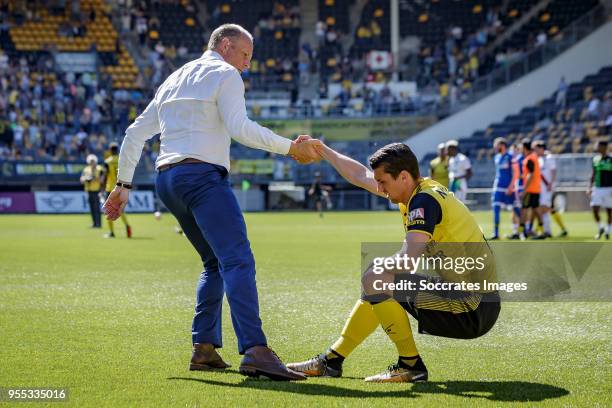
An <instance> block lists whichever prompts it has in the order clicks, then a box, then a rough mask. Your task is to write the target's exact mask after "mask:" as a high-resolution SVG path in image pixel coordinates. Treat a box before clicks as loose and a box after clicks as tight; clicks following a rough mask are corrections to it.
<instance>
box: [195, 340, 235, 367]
mask: <svg viewBox="0 0 612 408" xmlns="http://www.w3.org/2000/svg"><path fill="white" fill-rule="evenodd" d="M229 367H231V364H227V363H226V362H225V361H223V359H222V358H221V356H220V355H219V354H218V353H217V351H216V350H215V347H214V346H213V345H212V344H210V343H201V344H200V343H195V344H194V345H193V355H192V356H191V363H190V364H189V370H191V371H195V370H213V369H217V370H222V369H224V368H229Z"/></svg>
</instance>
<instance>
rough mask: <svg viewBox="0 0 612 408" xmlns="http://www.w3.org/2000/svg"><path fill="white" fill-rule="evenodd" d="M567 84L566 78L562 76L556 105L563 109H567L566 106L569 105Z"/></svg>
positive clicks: (558, 86)
mask: <svg viewBox="0 0 612 408" xmlns="http://www.w3.org/2000/svg"><path fill="white" fill-rule="evenodd" d="M567 88H568V86H567V83H566V82H565V77H564V76H562V77H561V80H560V81H559V85H557V98H556V105H557V107H559V108H561V109H565V104H566V103H567Z"/></svg>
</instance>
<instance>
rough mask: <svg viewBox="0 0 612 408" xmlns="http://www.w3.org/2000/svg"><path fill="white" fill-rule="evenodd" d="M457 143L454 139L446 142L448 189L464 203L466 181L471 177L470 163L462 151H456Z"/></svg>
mask: <svg viewBox="0 0 612 408" xmlns="http://www.w3.org/2000/svg"><path fill="white" fill-rule="evenodd" d="M458 146H459V143H458V142H457V141H456V140H449V141H448V142H446V154H448V178H449V184H448V187H449V188H448V189H449V190H450V191H452V192H453V193H454V194H455V197H457V198H458V199H459V200H460V201H461V202H463V203H465V199H466V197H467V181H468V180H469V178H470V177H472V164H471V163H470V159H468V158H467V157H466V156H465V155H464V154H463V153H459V151H458Z"/></svg>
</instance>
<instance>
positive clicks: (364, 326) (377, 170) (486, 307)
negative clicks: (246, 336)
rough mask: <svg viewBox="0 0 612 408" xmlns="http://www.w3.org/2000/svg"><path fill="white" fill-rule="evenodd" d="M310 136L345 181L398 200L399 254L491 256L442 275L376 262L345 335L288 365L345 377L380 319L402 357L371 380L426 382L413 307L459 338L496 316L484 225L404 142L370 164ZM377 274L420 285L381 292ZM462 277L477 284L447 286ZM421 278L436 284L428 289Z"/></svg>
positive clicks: (430, 330) (428, 326)
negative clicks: (389, 269) (383, 268)
mask: <svg viewBox="0 0 612 408" xmlns="http://www.w3.org/2000/svg"><path fill="white" fill-rule="evenodd" d="M309 143H311V142H309ZM312 143H315V144H318V146H319V149H320V153H321V155H322V157H323V158H324V159H326V160H327V161H328V162H329V163H330V164H331V165H332V166H334V167H335V168H336V170H337V171H338V172H339V173H340V174H341V175H342V176H343V177H344V178H345V179H346V180H347V181H349V182H350V183H352V184H354V185H356V186H358V187H361V188H363V189H365V190H368V191H369V192H371V193H373V194H376V195H380V196H383V197H386V198H388V199H389V200H390V201H392V202H393V203H396V204H398V205H399V209H400V213H401V216H402V222H403V225H404V231H405V233H406V234H405V238H404V243H403V248H402V251H400V253H398V255H407V256H409V257H411V258H412V259H416V258H419V257H421V256H422V255H425V256H432V255H438V254H439V253H440V251H443V255H445V254H448V255H449V256H452V257H454V259H458V258H459V256H464V255H467V256H471V257H474V258H476V257H478V256H480V257H483V258H484V259H485V261H484V263H483V268H482V269H480V270H476V269H472V270H471V271H470V272H469V273H460V272H461V271H459V270H458V269H457V270H451V271H448V272H446V273H439V276H426V275H424V274H419V273H414V274H412V273H411V274H408V275H400V274H394V273H383V274H377V273H375V272H374V270H373V269H372V267H370V268H369V269H368V270H367V271H366V273H365V274H364V276H363V278H362V284H363V293H362V297H361V299H360V300H359V301H357V303H356V304H355V306H354V308H353V310H352V312H351V314H350V316H349V318H348V320H347V321H346V323H345V325H344V328H343V330H342V334H341V336H340V338H338V340H337V341H336V342H335V343H334V344H333V345H332V346H331V347H330V348H329V349H328V350H327V351H326V352H324V353H322V354H321V355H319V356H316V357H314V358H312V359H310V360H307V361H304V362H300V363H293V364H288V365H287V366H288V367H289V368H291V369H293V370H295V371H300V372H303V373H304V374H306V375H309V376H329V377H340V376H341V375H342V364H343V361H344V359H345V358H346V357H348V355H349V354H350V353H351V352H352V351H353V350H354V349H355V348H356V347H357V346H358V345H359V344H360V343H361V342H363V341H364V340H365V339H366V338H367V337H368V336H369V335H370V334H371V333H372V332H374V330H375V329H376V327H377V326H378V325H379V324H380V325H381V327H382V328H383V330H385V332H386V333H387V335H388V336H389V337H390V339H391V340H392V341H393V342H394V343H395V346H396V348H397V351H398V354H399V357H398V361H397V363H396V364H392V365H391V366H389V368H388V369H387V370H386V371H384V372H382V373H380V374H377V375H374V376H371V377H368V378H366V379H365V380H366V381H367V382H416V381H426V380H427V378H428V371H427V368H426V366H425V364H424V362H423V359H422V358H421V356H420V355H419V352H418V350H417V346H416V344H415V341H414V338H413V336H412V329H411V327H410V323H409V319H408V314H410V315H411V316H412V317H414V318H415V319H416V320H417V322H418V330H419V332H420V333H423V334H429V335H434V336H441V337H450V338H459V339H472V338H476V337H479V336H482V335H483V334H485V333H487V332H488V331H489V330H490V329H491V328H492V327H493V325H494V324H495V322H496V321H497V317H498V315H499V311H500V298H499V295H498V293H497V291H492V290H487V288H485V286H484V283H485V281H486V282H495V280H496V276H495V265H494V259H493V254H492V253H491V251H490V248H489V246H488V244H487V242H486V240H485V239H484V236H483V234H482V230H481V229H480V227H479V226H478V224H477V222H476V219H475V218H474V216H473V215H472V214H471V213H470V211H469V210H468V208H467V207H466V206H465V205H464V204H463V203H462V202H461V201H460V200H458V199H457V198H456V197H455V196H454V194H452V193H451V192H449V191H448V189H447V188H446V187H444V186H442V185H441V184H440V183H438V182H436V181H434V180H431V179H429V178H423V177H421V175H420V173H419V165H418V161H417V158H416V157H415V155H414V153H413V152H412V151H411V150H410V148H409V147H408V146H406V145H405V144H402V143H394V144H390V145H387V146H384V147H383V148H381V149H380V150H378V151H377V152H375V153H374V154H373V155H372V157H371V158H370V167H371V168H372V170H373V171H370V170H369V169H367V168H366V167H365V166H363V165H362V164H360V163H358V162H357V161H355V160H353V159H351V158H349V157H347V156H344V155H342V154H340V153H338V152H336V151H334V150H333V149H331V148H329V147H327V146H325V145H323V144H322V143H321V142H319V141H316V142H312ZM412 272H413V271H412ZM377 279H380V280H382V282H384V283H387V284H389V283H398V282H401V281H403V280H410V281H412V282H413V283H414V284H416V285H415V289H414V290H402V291H379V290H376V285H375V284H373V281H374V280H377ZM462 282H463V283H469V284H471V285H472V286H473V287H474V290H464V291H462V290H445V288H443V286H449V284H453V283H455V284H460V285H461V284H462ZM476 284H478V285H476ZM421 285H428V286H431V287H433V288H432V289H429V288H427V289H422V288H421ZM466 286H467V285H466ZM477 288H478V289H477ZM406 312H408V314H407V313H406Z"/></svg>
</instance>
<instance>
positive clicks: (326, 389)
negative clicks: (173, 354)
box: [168, 377, 569, 402]
mask: <svg viewBox="0 0 612 408" xmlns="http://www.w3.org/2000/svg"><path fill="white" fill-rule="evenodd" d="M168 379H169V380H184V381H195V382H200V383H204V384H207V385H215V386H220V387H229V388H252V389H257V390H269V391H279V392H290V393H295V394H303V395H326V396H330V397H349V398H389V397H403V398H416V397H420V396H421V395H424V394H447V395H456V396H458V397H465V398H483V399H487V400H490V401H507V402H537V401H544V400H547V399H552V398H560V397H563V396H565V395H568V394H569V391H568V390H566V389H564V388H560V387H556V386H554V385H549V384H539V383H531V382H525V381H439V382H426V383H416V384H412V385H408V384H401V386H402V387H405V388H402V389H401V390H395V391H366V390H358V389H354V388H343V387H336V386H333V385H327V384H313V383H308V381H300V382H278V381H270V380H257V379H251V378H246V379H244V380H243V381H242V382H240V383H238V384H234V383H226V382H221V381H214V380H206V379H201V378H191V377H169V378H168ZM340 381H341V380H340ZM374 386H375V385H374Z"/></svg>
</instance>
